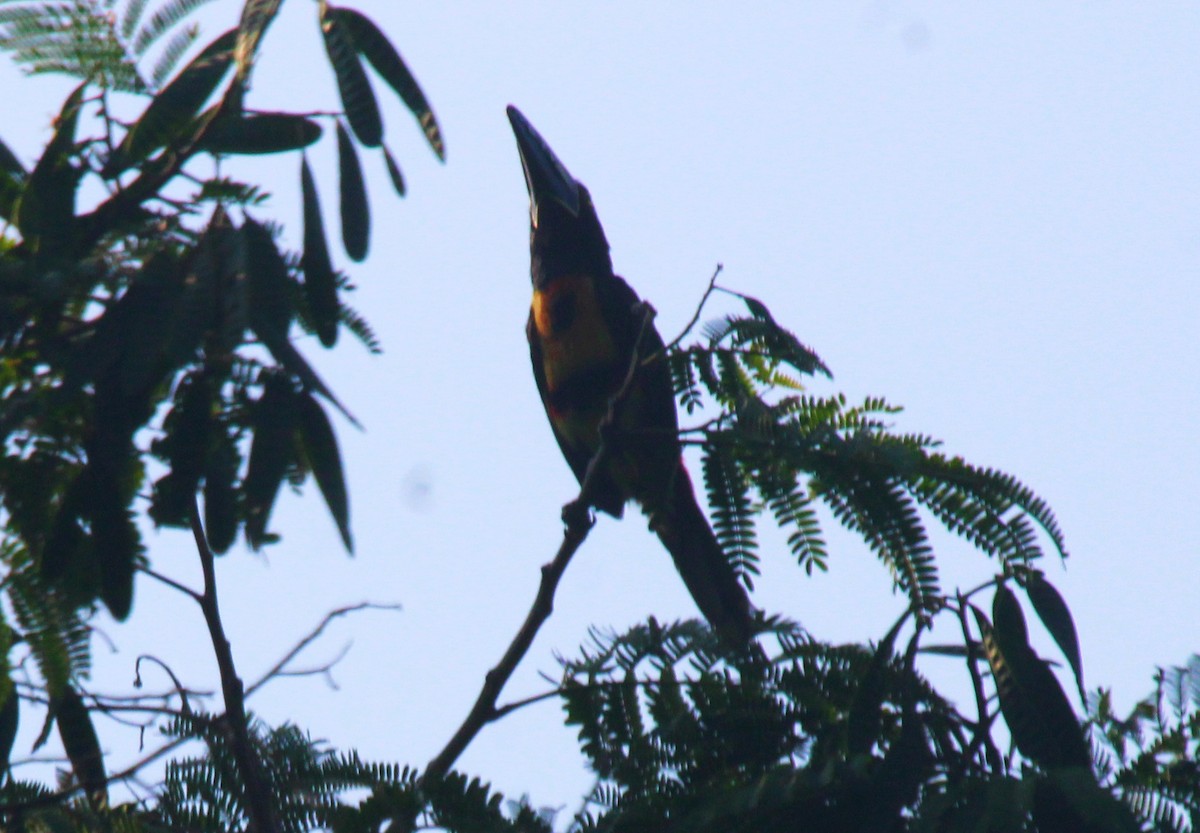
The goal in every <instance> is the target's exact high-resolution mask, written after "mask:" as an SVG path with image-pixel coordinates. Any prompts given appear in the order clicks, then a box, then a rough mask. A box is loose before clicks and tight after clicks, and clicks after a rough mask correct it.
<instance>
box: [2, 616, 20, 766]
mask: <svg viewBox="0 0 1200 833" xmlns="http://www.w3.org/2000/svg"><path fill="white" fill-rule="evenodd" d="M5 630H7V628H5ZM6 653H7V652H6ZM5 688H6V689H7V691H6V692H5V694H4V701H3V702H4V705H3V706H0V776H2V775H3V773H5V772H7V771H8V762H9V759H10V758H11V757H12V749H13V743H14V742H15V741H16V739H17V727H18V725H19V724H20V717H21V698H20V697H18V696H17V690H16V687H15V686H13V683H12V680H8V682H7V685H6V686H5Z"/></svg>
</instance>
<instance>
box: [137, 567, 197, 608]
mask: <svg viewBox="0 0 1200 833" xmlns="http://www.w3.org/2000/svg"><path fill="white" fill-rule="evenodd" d="M137 569H138V571H139V572H141V573H143V574H145V575H148V576H150V578H152V579H154V580H155V581H158V582H161V583H162V584H165V585H166V586H167V587H170V588H171V589H173V590H178V591H179V592H180V593H183V594H184V595H185V596H191V597H192V599H193V600H194V601H195V602H196V604H200V603H201V602H202V601H203V597H202V596H201V595H200V594H199V593H197V592H196V591H195V590H193V589H192V588H190V587H188V586H187V585H186V584H181V583H180V582H178V581H176V580H175V579H173V578H171V577H170V576H165V575H163V574H162V573H156V572H155V571H154V570H151V569H150V568H149V567H138V568H137Z"/></svg>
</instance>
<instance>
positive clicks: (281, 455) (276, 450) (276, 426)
mask: <svg viewBox="0 0 1200 833" xmlns="http://www.w3.org/2000/svg"><path fill="white" fill-rule="evenodd" d="M296 402H297V397H296V392H295V390H294V389H293V387H292V382H291V380H290V379H288V378H286V377H284V376H277V375H271V376H268V377H267V378H266V381H265V382H264V383H263V393H262V396H261V397H259V399H258V402H256V403H255V405H254V417H253V419H254V439H253V440H252V441H251V443H250V462H249V464H248V466H247V470H246V478H245V480H243V481H242V495H243V499H244V501H245V508H246V540H247V541H248V542H249V544H250V547H251V548H252V549H255V550H257V549H259V548H260V547H261V546H262V545H263V544H265V543H267V542H268V536H267V522H268V520H270V517H271V509H272V508H273V507H274V505H275V497H276V495H277V494H278V493H279V487H280V485H282V483H283V478H284V476H285V475H286V474H287V470H288V466H290V465H291V464H292V463H293V462H294V461H295V453H296V442H295V438H296V422H295V411H296Z"/></svg>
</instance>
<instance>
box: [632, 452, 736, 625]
mask: <svg viewBox="0 0 1200 833" xmlns="http://www.w3.org/2000/svg"><path fill="white" fill-rule="evenodd" d="M672 480H673V481H674V485H673V486H672V488H671V495H670V497H669V499H668V503H667V505H666V506H665V507H663V508H662V509H660V510H659V511H657V512H655V513H654V514H653V516H652V518H651V521H650V526H651V528H652V529H653V530H654V532H655V533H656V534H657V535H658V537H659V539H660V540H661V541H662V542H663V545H664V546H665V547H666V548H667V551H668V552H670V553H671V558H672V559H674V561H675V569H677V570H678V571H679V575H680V576H682V577H683V583H684V584H685V585H687V589H688V592H689V593H691V594H692V599H693V600H694V601H695V602H696V607H698V608H700V612H701V613H703V614H704V618H705V619H707V620H708V623H709V624H710V625H712V627H713V630H715V631H716V632H717V635H718V636H720V637H721V639H722V640H723V641H725V642H726V643H728V644H730V645H731V646H732V647H737V648H743V647H745V646H746V645H747V644H748V643H749V642H750V639H751V637H752V636H753V633H754V622H753V611H754V608H753V607H752V606H751V605H750V600H749V599H748V598H747V597H746V592H745V590H743V589H742V585H741V583H740V582H739V581H738V578H737V575H736V574H735V573H734V572H733V567H731V566H730V564H729V560H728V559H727V558H726V557H725V552H724V551H723V550H722V549H721V545H720V543H718V541H717V536H716V535H714V534H713V531H712V527H711V526H709V525H708V519H707V518H705V517H704V513H703V512H702V511H700V505H699V504H698V503H697V502H696V495H695V492H694V491H693V490H692V481H691V478H689V477H688V473H687V469H685V468H684V467H683V461H682V460H681V461H680V464H679V470H678V471H677V472H676V474H675V477H674V478H672Z"/></svg>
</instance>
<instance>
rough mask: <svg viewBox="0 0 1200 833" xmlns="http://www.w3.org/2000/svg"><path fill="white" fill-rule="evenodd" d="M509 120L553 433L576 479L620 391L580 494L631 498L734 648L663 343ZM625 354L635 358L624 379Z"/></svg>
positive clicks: (748, 622) (573, 199) (731, 597)
mask: <svg viewBox="0 0 1200 833" xmlns="http://www.w3.org/2000/svg"><path fill="white" fill-rule="evenodd" d="M508 119H509V121H510V122H511V123H512V129H513V133H514V134H515V135H516V139H517V150H518V151H519V152H520V155H521V166H522V167H523V168H524V170H525V185H526V187H527V188H528V190H529V220H530V254H531V267H530V274H531V277H532V279H533V303H532V306H531V309H530V311H529V321H528V323H527V324H526V328H525V332H526V336H527V337H528V339H529V357H530V359H531V360H532V362H533V376H534V379H536V380H537V388H538V392H539V393H540V394H541V397H542V404H543V405H544V406H545V408H546V415H547V416H548V417H549V419H550V427H551V428H552V429H553V431H554V437H555V439H557V440H558V445H559V447H560V448H561V449H562V453H563V456H564V457H566V459H567V464H568V465H570V467H571V470H572V471H573V472H574V473H575V477H576V478H577V479H578V480H579V482H580V483H581V484H582V483H583V482H584V478H585V476H586V474H587V469H588V463H589V462H590V461H591V459H592V457H593V456H594V455H595V453H596V451H597V449H598V448H599V447H600V443H601V433H602V432H601V423H602V422H603V420H604V418H605V416H606V414H607V413H608V410H609V403H610V401H611V400H612V399H613V398H614V396H617V395H618V394H619V393H620V394H621V401H620V402H619V403H618V407H617V408H616V410H615V413H616V414H617V415H618V417H617V425H616V426H615V430H614V431H613V432H611V435H612V437H613V438H614V439H615V446H616V447H615V448H607V449H606V456H605V465H604V466H603V468H602V469H601V470H599V471H597V472H596V473H595V474H594V475H593V479H595V478H599V480H598V481H597V482H595V483H593V484H592V485H593V486H594V487H595V488H594V490H593V492H592V497H591V503H592V505H593V506H594V507H595V508H596V509H598V510H600V511H602V512H605V513H607V514H609V515H612V516H613V517H615V518H620V517H621V516H622V514H623V513H624V510H625V504H626V502H627V501H630V500H634V501H636V502H637V503H639V504H640V505H641V507H642V510H643V511H644V512H645V513H646V515H647V517H649V519H650V528H651V529H652V530H653V531H654V532H655V533H656V534H657V535H658V537H659V538H660V539H661V540H662V542H663V544H664V545H665V546H666V548H667V550H668V551H669V552H670V553H671V557H672V558H673V559H674V561H675V567H676V569H678V571H679V574H680V576H682V577H683V582H684V584H685V585H687V588H688V591H689V592H690V593H691V594H692V598H693V599H694V600H695V602H696V606H697V607H698V608H700V612H701V613H703V614H704V616H705V618H706V619H708V621H709V623H710V624H711V625H712V626H713V628H714V629H715V630H716V631H717V633H718V635H719V636H721V637H722V639H724V640H725V641H726V642H728V643H730V644H733V645H736V646H743V645H745V644H746V643H747V642H748V641H749V640H750V638H751V637H752V635H753V617H752V611H753V608H752V607H751V605H750V602H749V600H748V599H747V597H746V593H745V592H744V591H743V589H742V586H741V584H740V583H739V582H738V579H737V576H736V575H735V574H734V571H733V568H732V567H731V566H730V564H729V561H728V559H726V557H725V554H724V552H723V551H722V549H721V545H720V544H719V543H718V542H717V538H716V536H715V535H714V534H713V531H712V527H710V526H709V524H708V520H707V519H706V518H705V517H704V513H703V512H701V511H700V506H699V505H698V504H697V503H696V497H695V494H694V492H693V490H692V484H691V480H690V479H689V477H688V473H687V469H685V468H684V464H683V457H682V453H681V446H680V442H679V422H678V418H677V416H676V413H675V400H674V392H673V389H672V385H671V375H670V371H669V369H668V367H667V362H666V357H665V356H664V355H663V354H664V345H663V340H662V338H661V336H659V334H658V331H657V330H656V329H655V328H654V325H653V323H652V322H651V321H650V319H649V318H648V317H646V315H645V314H644V310H645V306H644V305H643V304H642V303H641V302H640V300H639V299H638V296H637V293H636V292H634V291H633V289H632V288H631V287H630V286H629V284H627V283H626V282H625V281H624V280H623V279H622V278H620V277H618V276H617V275H615V274H613V267H612V260H611V258H610V257H609V253H608V240H607V239H606V238H605V236H604V229H603V228H601V226H600V220H599V218H598V217H597V216H596V209H595V207H594V206H593V205H592V199H591V195H590V194H589V193H588V190H587V188H585V187H584V186H583V184H582V183H581V182H579V181H578V180H576V179H575V178H574V177H572V176H571V174H570V173H568V172H567V169H566V168H565V167H564V166H563V164H562V162H560V161H559V160H558V157H557V156H555V154H554V151H552V150H551V149H550V147H549V145H547V144H546V141H545V140H544V139H543V138H542V137H541V135H540V134H539V133H538V132H537V131H536V130H535V129H534V128H533V125H531V124H530V123H529V121H528V120H527V119H526V118H525V116H523V115H522V114H521V112H520V111H519V110H517V108H516V107H512V106H509V108H508ZM635 351H636V352H637V356H638V360H639V362H640V364H639V366H638V367H637V368H636V370H635V371H634V372H633V375H632V377H630V376H629V373H630V366H631V364H632V362H633V359H634V353H635ZM627 377H628V378H630V379H631V381H630V382H629V388H628V389H627V390H624V391H623V392H622V389H623V387H624V385H625V384H626V379H627ZM606 436H607V435H606Z"/></svg>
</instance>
